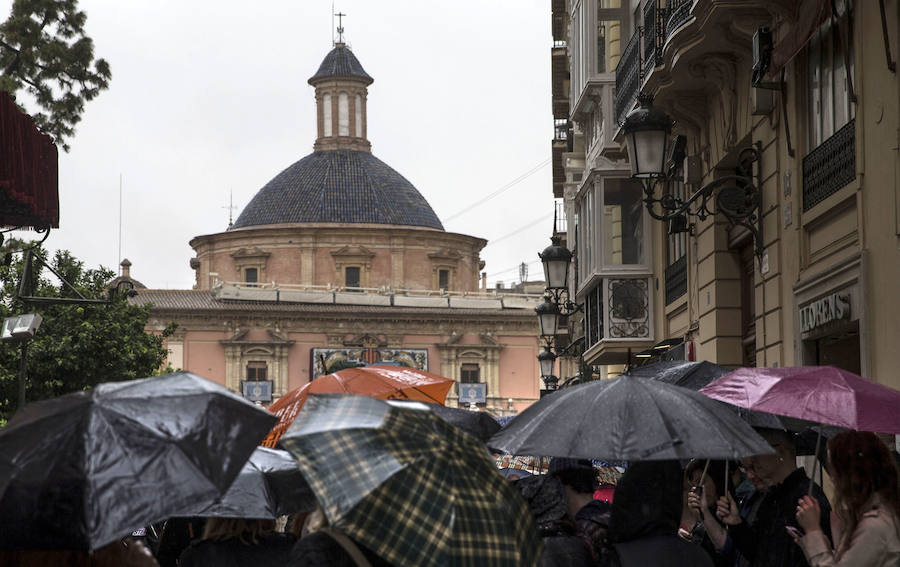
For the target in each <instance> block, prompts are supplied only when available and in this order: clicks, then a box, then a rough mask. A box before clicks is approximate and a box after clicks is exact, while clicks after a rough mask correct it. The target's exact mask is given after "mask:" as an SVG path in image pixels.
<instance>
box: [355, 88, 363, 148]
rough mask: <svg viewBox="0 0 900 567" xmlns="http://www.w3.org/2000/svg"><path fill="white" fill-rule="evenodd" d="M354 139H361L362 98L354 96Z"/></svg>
mask: <svg viewBox="0 0 900 567" xmlns="http://www.w3.org/2000/svg"><path fill="white" fill-rule="evenodd" d="M356 137H357V138H362V137H363V134H362V97H361V96H359V95H356Z"/></svg>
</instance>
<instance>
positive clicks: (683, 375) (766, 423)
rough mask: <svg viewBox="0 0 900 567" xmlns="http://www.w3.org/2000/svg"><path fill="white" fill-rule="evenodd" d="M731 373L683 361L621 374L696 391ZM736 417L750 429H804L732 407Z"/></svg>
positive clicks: (803, 426) (706, 362)
mask: <svg viewBox="0 0 900 567" xmlns="http://www.w3.org/2000/svg"><path fill="white" fill-rule="evenodd" d="M729 372H731V369H730V368H726V367H724V366H719V365H718V364H713V363H712V362H709V361H706V360H701V361H698V362H690V361H684V360H663V361H660V362H656V363H653V364H648V365H646V366H638V367H635V368H632V369H630V370H629V371H628V372H626V373H625V375H626V376H636V377H638V378H650V379H652V380H658V381H660V382H665V383H666V384H674V385H675V386H681V387H683V388H687V389H689V390H694V391H699V390H700V388H702V387H704V386H706V385H707V384H709V383H710V382H712V381H713V380H715V379H717V378H720V377H722V376H724V375H726V374H728V373H729ZM735 410H736V411H737V414H738V415H739V416H740V417H741V419H743V420H744V421H746V422H747V423H749V424H750V425H751V426H752V427H765V428H768V429H783V430H789V429H798V430H802V429H805V427H806V426H805V425H802V424H796V423H786V422H785V421H784V420H781V419H779V418H778V416H775V415H772V414H770V413H763V412H758V411H752V410H747V409H744V408H740V407H736V406H735Z"/></svg>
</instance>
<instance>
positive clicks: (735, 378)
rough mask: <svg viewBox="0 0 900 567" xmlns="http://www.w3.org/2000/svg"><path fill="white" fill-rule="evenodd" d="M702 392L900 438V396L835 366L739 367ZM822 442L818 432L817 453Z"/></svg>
mask: <svg viewBox="0 0 900 567" xmlns="http://www.w3.org/2000/svg"><path fill="white" fill-rule="evenodd" d="M700 393H702V394H706V395H707V396H709V397H710V398H713V399H715V400H719V401H722V402H726V403H729V404H732V405H735V406H739V407H742V408H747V409H751V410H756V411H764V412H768V413H774V414H778V415H784V416H787V417H794V418H797V419H805V420H808V421H817V422H819V423H826V424H828V425H837V426H838V427H845V428H847V429H856V430H858V431H873V432H878V433H895V434H897V433H900V392H898V391H897V390H894V389H893V388H889V387H887V386H883V385H881V384H877V383H875V382H872V381H870V380H866V379H865V378H863V377H862V376H857V375H856V374H854V373H852V372H847V371H846V370H841V369H840V368H836V367H834V366H787V367H783V368H765V367H762V368H739V369H738V370H735V371H734V372H730V373H728V374H726V375H724V376H722V377H721V378H719V379H717V380H714V381H713V382H710V383H709V384H707V385H706V386H704V387H703V388H701V389H700ZM821 442H822V431H821V429H820V430H819V434H818V435H817V439H816V454H818V453H819V445H820V444H821ZM815 475H816V467H815V461H814V462H813V478H815ZM820 475H821V473H820ZM820 482H821V481H820ZM809 490H810V493H812V483H810V485H809Z"/></svg>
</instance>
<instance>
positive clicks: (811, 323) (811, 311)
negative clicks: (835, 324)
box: [800, 293, 850, 333]
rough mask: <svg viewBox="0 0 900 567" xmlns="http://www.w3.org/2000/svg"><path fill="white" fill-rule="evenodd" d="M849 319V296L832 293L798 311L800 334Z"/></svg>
mask: <svg viewBox="0 0 900 567" xmlns="http://www.w3.org/2000/svg"><path fill="white" fill-rule="evenodd" d="M849 318H850V295H849V294H846V293H833V294H831V295H828V296H826V297H823V298H822V299H818V300H816V301H813V302H812V303H810V304H809V305H807V306H806V307H802V308H801V309H800V332H803V333H805V332H807V331H811V330H813V329H815V328H817V327H821V326H822V325H824V324H826V323H831V322H832V321H839V320H841V319H849Z"/></svg>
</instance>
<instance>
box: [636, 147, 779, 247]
mask: <svg viewBox="0 0 900 567" xmlns="http://www.w3.org/2000/svg"><path fill="white" fill-rule="evenodd" d="M761 148H762V145H761V144H760V143H759V142H756V144H754V145H753V146H749V147H747V148H744V149H743V150H741V152H740V154H739V155H738V166H737V168H736V173H735V174H734V175H727V176H724V177H720V178H718V179H714V180H713V181H710V182H709V183H707V184H706V185H704V186H703V187H701V188H700V189H698V190H697V191H695V192H694V194H693V195H691V196H690V197H688V198H686V199H684V200H682V199H680V198H678V197H675V196H674V195H673V194H672V192H671V191H669V188H668V185H669V182H670V181H671V178H669V177H665V178H659V177H657V178H651V179H643V180H642V181H643V186H644V203H645V204H646V206H647V211H648V212H649V213H650V216H651V217H653V218H654V219H657V220H661V221H666V222H668V223H669V227H670V232H684V231H687V230H688V229H689V226H690V223H689V222H688V217H696V218H697V219H699V220H701V221H703V220H705V219H706V218H707V217H711V216H717V215H721V216H724V217H725V218H727V219H728V221H729V222H730V223H731V224H733V225H735V226H742V227H744V228H746V229H747V230H749V231H750V234H752V235H753V243H754V252H755V254H756V258H757V260H758V261H759V262H760V264H762V258H763V253H764V251H765V247H764V245H763V228H762V211H761V198H762V194H761V191H760V187H761V186H762V173H761V168H760V159H761V155H762V151H761ZM754 165H755V169H756V171H755V172H754ZM658 184H663V185H664V188H663V191H662V195H661V196H660V197H657V196H656V186H657V185H658Z"/></svg>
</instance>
